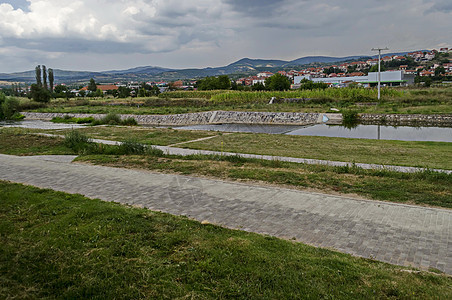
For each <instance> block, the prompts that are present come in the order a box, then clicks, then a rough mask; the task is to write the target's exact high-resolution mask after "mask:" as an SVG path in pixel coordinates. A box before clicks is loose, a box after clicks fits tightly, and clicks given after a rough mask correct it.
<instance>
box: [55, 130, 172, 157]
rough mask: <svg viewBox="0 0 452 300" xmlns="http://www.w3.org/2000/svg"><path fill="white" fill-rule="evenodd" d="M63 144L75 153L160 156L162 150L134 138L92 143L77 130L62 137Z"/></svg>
mask: <svg viewBox="0 0 452 300" xmlns="http://www.w3.org/2000/svg"><path fill="white" fill-rule="evenodd" d="M64 145H65V146H66V147H68V148H70V149H72V150H73V151H74V152H75V153H77V154H85V155H87V154H104V155H131V154H135V155H152V156H162V155H163V151H161V150H159V149H156V148H154V147H152V146H147V145H143V144H141V143H138V142H137V141H136V140H133V139H127V140H125V141H122V142H120V143H119V144H118V145H105V144H97V143H94V142H93V141H92V140H91V139H90V138H89V137H88V136H86V135H84V134H83V133H81V132H79V131H75V130H72V131H70V132H69V133H67V134H66V135H65V137H64Z"/></svg>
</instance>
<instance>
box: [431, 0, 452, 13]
mask: <svg viewBox="0 0 452 300" xmlns="http://www.w3.org/2000/svg"><path fill="white" fill-rule="evenodd" d="M427 2H428V3H433V5H432V6H431V8H430V9H429V10H427V13H432V12H443V13H450V12H452V2H451V1H450V0H427Z"/></svg>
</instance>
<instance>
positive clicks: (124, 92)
mask: <svg viewBox="0 0 452 300" xmlns="http://www.w3.org/2000/svg"><path fill="white" fill-rule="evenodd" d="M130 92H131V90H130V88H128V87H125V86H120V87H119V88H118V98H127V97H130Z"/></svg>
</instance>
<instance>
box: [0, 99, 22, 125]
mask: <svg viewBox="0 0 452 300" xmlns="http://www.w3.org/2000/svg"><path fill="white" fill-rule="evenodd" d="M0 110H1V112H0V119H6V120H20V119H23V116H22V115H21V114H20V113H19V101H18V100H17V99H16V98H13V97H2V99H0Z"/></svg>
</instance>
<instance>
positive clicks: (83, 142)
mask: <svg viewBox="0 0 452 300" xmlns="http://www.w3.org/2000/svg"><path fill="white" fill-rule="evenodd" d="M91 144H93V143H92V141H91V139H90V138H89V137H88V136H87V135H85V134H83V133H81V132H79V131H76V130H71V131H70V132H69V133H67V134H66V135H65V136H64V145H65V146H66V147H68V148H70V149H72V150H74V151H75V152H76V153H81V152H86V150H87V149H89V148H90V147H91Z"/></svg>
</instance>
